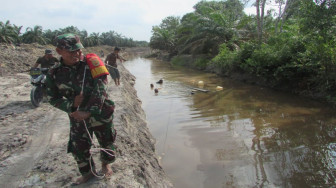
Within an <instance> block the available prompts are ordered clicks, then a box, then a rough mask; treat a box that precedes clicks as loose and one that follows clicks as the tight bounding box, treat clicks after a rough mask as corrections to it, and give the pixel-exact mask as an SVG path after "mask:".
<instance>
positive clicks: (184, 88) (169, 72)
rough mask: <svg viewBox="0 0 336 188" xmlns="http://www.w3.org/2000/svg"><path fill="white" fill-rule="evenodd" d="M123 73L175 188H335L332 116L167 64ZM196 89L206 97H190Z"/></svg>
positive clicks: (133, 64) (137, 63) (295, 99)
mask: <svg viewBox="0 0 336 188" xmlns="http://www.w3.org/2000/svg"><path fill="white" fill-rule="evenodd" d="M124 65H125V67H126V68H127V69H128V70H129V71H130V72H131V73H132V74H133V75H134V76H136V78H137V79H136V84H135V88H136V90H137V92H138V96H139V98H140V99H141V100H142V103H143V104H142V107H143V109H144V111H145V112H146V115H147V121H148V126H149V129H150V131H151V133H152V135H153V136H154V137H155V138H156V152H157V155H158V156H159V158H160V162H161V164H162V166H163V168H164V170H165V172H166V173H167V175H168V176H169V178H170V179H171V180H172V182H173V184H174V186H175V187H176V188H220V187H334V186H336V139H335V137H336V127H335V125H336V118H335V109H332V108H330V107H328V106H327V105H325V104H323V103H320V102H316V101H313V100H310V99H307V98H304V97H299V96H295V95H291V94H288V93H283V92H279V91H274V90H271V89H267V88H263V87H258V86H255V85H248V84H244V83H241V82H237V81H232V80H230V79H225V78H221V77H218V76H216V75H214V74H210V73H204V72H198V71H195V70H190V69H185V68H173V67H171V66H169V65H168V63H166V62H161V61H154V60H149V59H143V58H135V59H133V60H130V61H127V62H125V64H124ZM161 78H162V79H163V84H157V83H156V82H157V81H158V80H160V79H161ZM199 81H203V82H204V87H203V89H206V90H209V92H202V91H194V92H193V88H198V87H199V86H198V82H199ZM151 83H153V84H154V88H158V91H159V92H158V93H157V94H156V93H155V92H154V90H153V89H152V88H151V87H150V84H151ZM217 86H221V87H223V90H221V91H216V87H217Z"/></svg>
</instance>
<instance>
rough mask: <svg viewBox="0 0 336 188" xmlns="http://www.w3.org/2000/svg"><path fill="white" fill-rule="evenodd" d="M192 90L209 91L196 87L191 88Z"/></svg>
mask: <svg viewBox="0 0 336 188" xmlns="http://www.w3.org/2000/svg"><path fill="white" fill-rule="evenodd" d="M193 90H197V91H202V92H204V93H206V92H209V90H206V89H201V88H197V87H195V88H193Z"/></svg>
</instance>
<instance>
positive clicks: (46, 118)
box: [0, 44, 172, 188]
mask: <svg viewBox="0 0 336 188" xmlns="http://www.w3.org/2000/svg"><path fill="white" fill-rule="evenodd" d="M46 48H50V49H54V47H53V46H41V45H38V44H31V45H21V46H16V47H13V46H4V45H3V46H0V65H1V67H0V133H1V134H0V187H70V186H71V184H72V182H73V178H76V177H77V176H79V172H78V169H77V165H76V163H75V160H74V159H73V157H72V155H71V154H68V153H67V152H66V149H67V142H68V137H69V120H68V117H67V114H66V113H64V112H62V111H60V110H57V109H55V108H53V107H52V106H50V105H49V104H48V103H47V102H46V101H44V102H43V103H42V105H41V106H40V107H38V108H34V107H33V106H32V105H31V102H30V91H31V88H32V86H31V85H30V76H29V74H28V72H27V71H28V70H29V68H30V67H31V66H32V65H33V64H34V63H35V61H36V59H37V58H38V57H39V56H42V55H43V52H44V50H45V49H46ZM112 49H113V48H112V47H110V46H101V47H95V48H87V49H85V51H84V52H86V53H87V52H94V53H97V54H99V51H100V50H103V51H104V54H105V57H106V55H107V54H108V53H109V52H110V51H112ZM148 52H149V50H148V49H145V48H131V49H125V50H124V51H123V52H122V55H123V56H124V57H125V58H132V56H138V55H143V54H147V53H148ZM55 56H56V55H55ZM56 57H57V56H56ZM118 68H119V71H120V73H121V86H119V87H117V86H115V85H114V83H113V82H112V81H111V80H110V82H109V83H110V85H109V88H108V90H109V93H110V96H111V98H112V100H114V101H115V103H116V111H115V116H114V117H115V119H114V124H115V128H116V130H117V132H118V135H117V140H116V145H117V160H116V161H115V162H114V163H113V164H112V169H113V171H114V174H113V175H112V177H111V178H109V179H106V178H104V179H99V178H93V179H92V180H90V181H89V182H87V183H85V184H83V185H81V186H79V187H155V188H156V187H172V184H171V182H170V181H169V179H168V178H167V177H166V174H165V173H164V171H163V169H162V168H161V166H160V164H159V160H158V158H157V156H156V154H155V147H154V144H155V140H154V138H153V137H152V135H151V134H150V132H149V130H148V127H147V123H146V116H145V114H144V111H143V110H142V108H141V101H140V99H139V98H138V97H137V94H136V91H135V89H134V87H133V85H134V83H135V80H136V79H135V77H134V76H133V75H131V74H130V73H129V72H128V71H127V70H126V69H125V68H124V66H122V65H121V64H119V66H118ZM95 142H96V143H97V141H96V140H95ZM93 156H94V160H95V162H96V166H97V169H98V170H99V169H100V163H99V154H94V155H93Z"/></svg>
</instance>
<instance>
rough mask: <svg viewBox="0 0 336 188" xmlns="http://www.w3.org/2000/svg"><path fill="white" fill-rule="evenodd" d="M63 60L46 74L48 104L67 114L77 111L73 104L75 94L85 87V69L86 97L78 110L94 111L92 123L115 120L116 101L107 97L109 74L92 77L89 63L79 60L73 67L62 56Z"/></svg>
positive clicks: (84, 93) (91, 118) (84, 91)
mask: <svg viewBox="0 0 336 188" xmlns="http://www.w3.org/2000/svg"><path fill="white" fill-rule="evenodd" d="M60 62H61V63H60V64H59V65H57V66H56V67H54V68H52V69H50V70H49V72H48V74H47V80H46V83H47V95H48V101H49V103H50V104H51V105H53V106H54V107H56V108H58V109H60V110H63V111H65V112H67V113H71V112H73V111H75V110H77V109H74V108H73V107H72V106H73V103H74V99H75V97H76V96H77V95H79V94H80V92H81V90H82V84H83V78H84V71H85V80H84V90H83V95H84V99H83V102H82V103H81V105H80V106H79V111H86V112H91V117H90V122H91V123H92V124H93V126H95V125H100V124H101V123H104V122H109V121H112V118H113V111H114V102H113V101H112V100H110V99H109V98H108V93H107V91H106V89H107V88H106V87H107V75H104V76H101V77H98V78H95V79H93V78H92V76H91V73H90V69H89V68H88V66H87V64H86V62H83V61H80V62H78V64H76V65H74V66H67V65H65V64H64V63H63V61H62V59H61V61H60ZM97 121H99V122H101V123H99V122H97ZM95 122H96V123H95Z"/></svg>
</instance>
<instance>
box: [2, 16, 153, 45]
mask: <svg viewBox="0 0 336 188" xmlns="http://www.w3.org/2000/svg"><path fill="white" fill-rule="evenodd" d="M21 30H22V26H17V25H15V24H11V23H10V21H9V20H8V21H6V22H1V21H0V43H7V44H20V43H26V44H30V43H39V44H42V45H45V44H55V38H56V36H58V35H61V34H65V33H74V34H77V35H79V36H80V38H81V42H82V43H83V45H84V46H86V47H90V46H98V45H110V46H122V47H135V46H148V42H147V41H135V40H133V39H132V38H127V37H124V36H123V35H122V34H119V33H117V32H115V31H108V32H103V33H101V34H100V33H96V32H93V33H91V34H89V33H88V32H87V31H86V30H82V31H81V30H79V29H78V28H77V27H75V26H69V27H66V28H60V29H57V30H50V29H48V30H43V28H42V26H38V25H36V26H34V27H33V28H31V27H28V28H27V29H26V31H25V32H24V33H21Z"/></svg>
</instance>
